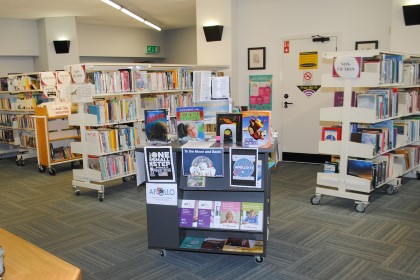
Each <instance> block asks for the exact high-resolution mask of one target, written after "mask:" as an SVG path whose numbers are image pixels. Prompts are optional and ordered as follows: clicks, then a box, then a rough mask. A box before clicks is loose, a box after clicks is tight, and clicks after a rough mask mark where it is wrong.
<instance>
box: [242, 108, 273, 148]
mask: <svg viewBox="0 0 420 280" xmlns="http://www.w3.org/2000/svg"><path fill="white" fill-rule="evenodd" d="M270 118H271V112H270V111H243V112H242V146H244V147H269V146H270V144H271V142H270V134H271V133H270V130H271V122H270Z"/></svg>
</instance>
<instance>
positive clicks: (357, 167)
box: [347, 159, 373, 181]
mask: <svg viewBox="0 0 420 280" xmlns="http://www.w3.org/2000/svg"><path fill="white" fill-rule="evenodd" d="M372 168H373V163H372V161H371V160H359V159H349V160H348V167H347V174H348V175H352V176H356V177H360V178H363V179H366V180H370V181H372V178H373V176H372Z"/></svg>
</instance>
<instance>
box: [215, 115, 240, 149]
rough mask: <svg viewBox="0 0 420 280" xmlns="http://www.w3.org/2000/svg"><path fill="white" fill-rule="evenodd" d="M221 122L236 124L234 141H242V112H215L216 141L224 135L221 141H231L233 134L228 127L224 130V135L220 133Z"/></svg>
mask: <svg viewBox="0 0 420 280" xmlns="http://www.w3.org/2000/svg"><path fill="white" fill-rule="evenodd" d="M222 124H233V125H235V126H236V142H237V143H241V142H242V131H241V128H242V113H217V114H216V141H220V137H224V138H223V139H224V140H223V142H224V143H226V142H232V140H233V135H232V131H231V130H230V129H226V130H224V135H220V126H221V125H222Z"/></svg>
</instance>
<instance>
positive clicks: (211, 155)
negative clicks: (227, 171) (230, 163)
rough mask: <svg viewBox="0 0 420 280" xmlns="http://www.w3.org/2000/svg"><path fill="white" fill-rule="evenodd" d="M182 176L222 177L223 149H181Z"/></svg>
mask: <svg viewBox="0 0 420 280" xmlns="http://www.w3.org/2000/svg"><path fill="white" fill-rule="evenodd" d="M182 170H183V175H184V176H188V175H194V176H206V177H223V148H182Z"/></svg>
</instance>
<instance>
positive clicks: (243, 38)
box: [198, 0, 392, 131]
mask: <svg viewBox="0 0 420 280" xmlns="http://www.w3.org/2000/svg"><path fill="white" fill-rule="evenodd" d="M391 4H392V0H369V1H366V0H352V1H347V0H318V1H313V0H282V1H277V0H260V1H254V0H241V1H240V4H239V5H237V6H236V7H237V9H238V12H237V13H238V14H237V17H238V23H237V24H238V26H239V28H238V37H237V40H238V42H237V44H238V48H237V49H236V50H235V51H236V54H237V56H238V57H237V60H238V65H237V68H236V67H234V69H236V71H237V73H236V74H237V76H238V80H239V85H238V90H237V91H235V92H233V94H234V98H235V100H236V101H237V102H236V103H237V104H238V105H247V104H248V94H249V93H248V79H249V75H259V74H272V75H273V127H274V128H276V129H277V130H279V131H281V130H280V116H281V115H280V112H281V111H282V106H281V89H282V84H281V79H282V78H283V79H285V78H287V72H285V73H281V71H282V51H283V39H285V38H287V37H295V36H300V35H325V34H330V33H336V34H339V35H341V39H342V43H341V45H342V50H354V45H355V41H370V40H378V41H379V48H380V49H385V50H387V49H389V48H390V34H389V31H390V27H391V15H392V13H391ZM252 47H266V69H265V70H254V71H249V70H248V65H247V63H248V60H247V59H248V58H247V49H248V48H252ZM199 51H200V50H198V52H199ZM233 75H235V74H233Z"/></svg>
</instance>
